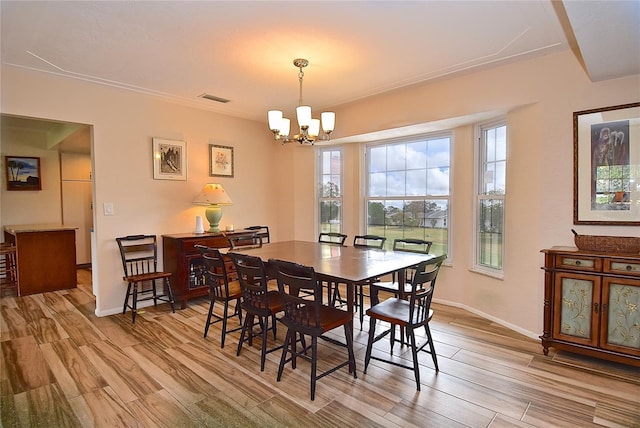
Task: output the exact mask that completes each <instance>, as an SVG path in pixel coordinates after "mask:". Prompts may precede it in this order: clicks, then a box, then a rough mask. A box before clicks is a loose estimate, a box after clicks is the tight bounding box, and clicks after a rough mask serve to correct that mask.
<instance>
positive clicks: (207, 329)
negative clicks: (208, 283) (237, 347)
mask: <svg viewBox="0 0 640 428" xmlns="http://www.w3.org/2000/svg"><path fill="white" fill-rule="evenodd" d="M215 303H216V301H215V299H211V302H210V303H209V314H208V315H207V323H206V324H205V325H204V337H205V338H206V337H207V333H208V332H209V326H210V325H211V317H213V306H214V305H215ZM222 332H223V333H222V343H224V330H222ZM222 347H223V348H224V345H222Z"/></svg>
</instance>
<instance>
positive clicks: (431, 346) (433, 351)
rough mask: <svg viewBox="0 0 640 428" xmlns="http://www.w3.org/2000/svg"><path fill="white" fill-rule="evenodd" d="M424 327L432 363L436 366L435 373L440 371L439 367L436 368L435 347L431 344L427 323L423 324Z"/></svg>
mask: <svg viewBox="0 0 640 428" xmlns="http://www.w3.org/2000/svg"><path fill="white" fill-rule="evenodd" d="M424 329H425V330H426V331H427V340H428V341H429V353H430V354H431V359H432V360H433V365H434V366H435V368H436V373H438V372H439V371H440V369H439V368H438V356H437V355H436V349H435V347H434V346H433V337H431V329H430V328H429V324H425V326H424Z"/></svg>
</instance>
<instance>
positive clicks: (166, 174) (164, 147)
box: [153, 138, 187, 181]
mask: <svg viewBox="0 0 640 428" xmlns="http://www.w3.org/2000/svg"><path fill="white" fill-rule="evenodd" d="M153 178H154V179H156V180H183V181H184V180H186V179H187V143H186V142H184V141H178V140H164V139H162V138H153Z"/></svg>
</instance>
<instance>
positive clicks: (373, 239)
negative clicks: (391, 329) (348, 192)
mask: <svg viewBox="0 0 640 428" xmlns="http://www.w3.org/2000/svg"><path fill="white" fill-rule="evenodd" d="M386 240H387V238H386V237H384V236H378V235H369V234H367V235H356V236H354V237H353V246H354V247H355V248H364V249H375V250H381V249H382V248H383V247H384V243H385V241H386ZM377 280H378V279H377V278H375V279H372V280H370V281H366V282H357V283H356V284H355V290H356V296H355V297H356V307H357V308H358V315H359V318H360V329H362V324H364V313H365V311H364V298H365V297H369V298H370V294H371V290H369V294H367V293H366V290H365V287H368V286H370V285H371V283H372V282H374V281H377Z"/></svg>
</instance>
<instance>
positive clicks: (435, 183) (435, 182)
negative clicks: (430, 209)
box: [426, 168, 449, 196]
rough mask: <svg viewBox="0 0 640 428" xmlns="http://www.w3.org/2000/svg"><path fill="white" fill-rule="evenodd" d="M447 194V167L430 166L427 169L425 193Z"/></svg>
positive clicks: (433, 194)
mask: <svg viewBox="0 0 640 428" xmlns="http://www.w3.org/2000/svg"><path fill="white" fill-rule="evenodd" d="M448 194H449V168H431V169H428V170H427V193H426V195H432V196H442V195H448Z"/></svg>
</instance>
